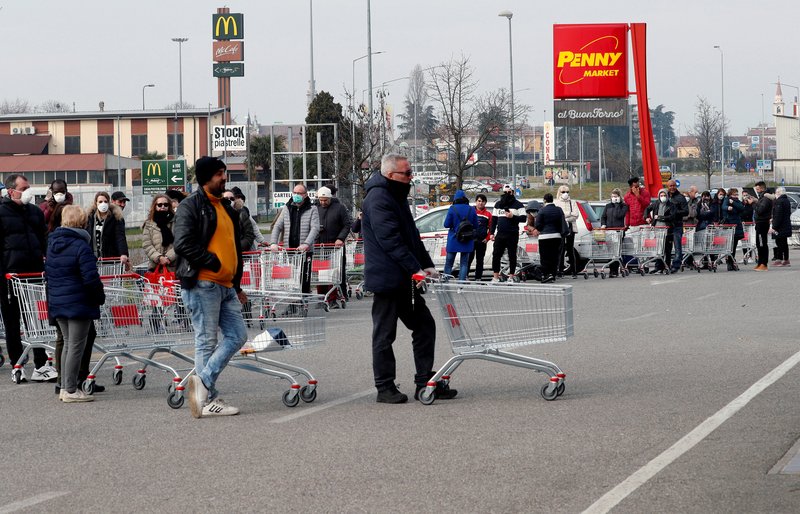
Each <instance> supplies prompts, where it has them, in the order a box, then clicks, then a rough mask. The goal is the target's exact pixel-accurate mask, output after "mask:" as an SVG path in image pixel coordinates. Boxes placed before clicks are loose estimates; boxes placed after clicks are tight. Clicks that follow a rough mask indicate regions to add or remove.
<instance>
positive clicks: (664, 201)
mask: <svg viewBox="0 0 800 514" xmlns="http://www.w3.org/2000/svg"><path fill="white" fill-rule="evenodd" d="M658 199H659V200H661V203H666V201H667V197H666V196H659V197H658Z"/></svg>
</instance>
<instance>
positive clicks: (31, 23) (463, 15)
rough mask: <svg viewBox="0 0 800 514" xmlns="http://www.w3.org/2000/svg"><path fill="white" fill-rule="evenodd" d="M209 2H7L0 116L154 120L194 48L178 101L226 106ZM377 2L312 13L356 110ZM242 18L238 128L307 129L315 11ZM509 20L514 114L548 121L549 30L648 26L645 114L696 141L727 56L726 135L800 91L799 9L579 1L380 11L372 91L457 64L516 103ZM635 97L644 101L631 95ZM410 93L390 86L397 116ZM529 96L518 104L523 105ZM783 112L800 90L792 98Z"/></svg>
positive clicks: (319, 67) (327, 70)
mask: <svg viewBox="0 0 800 514" xmlns="http://www.w3.org/2000/svg"><path fill="white" fill-rule="evenodd" d="M222 5H224V4H223V3H222V2H216V1H207V0H160V1H154V0H136V1H126V0H115V1H98V0H80V1H70V2H65V1H62V0H0V7H2V9H0V40H2V48H3V51H2V53H1V54H0V100H2V99H8V100H13V99H15V98H22V99H26V100H28V101H29V102H31V103H32V104H37V103H40V102H43V101H46V100H50V99H57V100H62V101H64V102H67V103H68V104H70V105H71V104H72V103H73V102H74V103H75V106H76V109H77V110H78V111H91V110H97V105H98V102H100V101H101V100H102V101H104V102H105V108H106V109H107V110H117V109H139V108H141V105H142V86H143V85H144V84H148V83H155V84H156V87H155V88H150V89H148V90H147V92H146V98H147V106H148V107H149V108H163V107H164V106H166V105H167V104H169V103H172V102H175V101H177V99H178V47H177V43H174V42H172V41H171V40H170V39H171V38H172V37H178V36H182V37H188V38H189V41H188V42H187V43H184V44H183V98H184V101H185V102H191V103H193V104H194V105H196V106H198V107H207V106H208V104H209V102H216V80H215V79H214V78H212V75H211V73H212V70H211V15H212V13H214V12H216V8H217V7H220V6H222ZM366 5H367V0H314V65H315V70H314V73H315V78H316V83H317V90H318V91H319V90H325V91H329V92H330V93H331V94H333V96H334V98H336V100H337V101H339V102H340V103H343V104H344V103H345V99H344V88H345V87H347V89H348V90H349V89H350V87H351V86H350V83H351V80H352V70H353V59H356V58H358V57H360V56H362V55H365V54H366V53H367V24H366ZM227 6H228V7H230V9H231V11H232V12H242V13H244V15H245V77H243V78H234V79H231V81H232V87H231V89H232V104H233V114H234V116H237V117H238V118H239V120H240V121H243V120H244V118H245V116H246V114H247V112H248V111H249V112H250V113H251V114H253V115H256V116H258V120H259V122H260V123H262V124H268V123H273V122H283V123H298V122H302V121H303V120H304V118H305V115H306V91H307V89H308V79H309V1H308V0H282V1H275V0H259V1H240V2H233V3H230V4H228V5H227ZM503 9H509V10H511V11H513V13H514V17H513V20H512V30H513V45H514V84H515V89H516V90H518V92H517V94H516V99H517V101H518V102H524V103H525V104H527V105H529V106H531V107H532V109H533V110H532V113H531V117H532V118H533V119H532V120H529V121H535V122H536V123H537V124H541V121H542V114H543V113H542V111H543V109H546V110H547V112H548V114H549V116H548V117H551V116H552V109H553V100H552V93H553V74H552V46H553V44H552V25H553V24H554V23H609V22H645V23H647V25H648V37H647V44H648V80H649V93H650V106H651V107H654V106H656V105H658V104H664V105H665V106H666V108H667V110H673V111H675V112H676V121H677V123H676V127H675V128H676V130H677V131H678V133H679V134H686V133H687V131H688V130H690V127H691V124H692V118H693V113H694V106H695V104H696V103H697V97H698V95H701V96H705V97H706V98H708V100H709V101H710V102H711V103H712V104H714V105H715V106H719V105H720V96H721V95H720V93H721V81H720V54H719V52H718V51H717V50H716V49H714V45H721V46H722V48H723V50H724V60H725V68H724V69H725V114H726V117H727V118H728V119H729V120H730V126H731V133H733V134H738V133H742V132H743V131H744V130H745V129H746V128H747V127H753V126H756V125H757V124H758V123H759V122H760V121H761V119H762V95H763V98H764V110H765V112H766V117H767V119H768V120H769V119H770V113H771V110H772V102H773V97H774V94H775V85H774V84H773V83H774V82H776V80H777V79H778V77H779V76H780V78H781V80H782V81H784V82H785V83H788V84H794V85H800V62H798V58H797V49H798V48H800V30H799V29H798V20H800V2H797V1H790V0H785V1H774V0H772V1H770V0H766V1H764V0H761V1H753V0H750V1H744V0H726V1H725V2H721V1H715V2H710V1H703V0H694V1H685V0H678V1H666V2H650V1H642V0H636V1H634V0H627V1H623V0H606V1H596V0H572V1H569V2H564V1H561V2H557V1H548V2H542V1H532V0H500V1H497V0H424V1H423V0H403V1H396V0H395V1H390V0H372V48H373V51H374V52H376V51H383V52H385V53H384V54H382V55H376V56H374V57H373V84H374V85H375V86H378V85H380V84H381V83H382V82H385V81H389V80H392V79H395V78H399V77H403V76H407V75H408V74H409V72H410V71H411V69H412V68H413V67H414V66H415V65H416V64H420V65H422V67H423V68H424V67H428V66H433V65H436V64H439V63H440V62H442V61H444V60H447V59H449V58H450V56H451V55H459V54H461V53H463V54H464V55H467V56H469V57H470V58H471V61H472V64H473V65H474V67H475V70H476V77H477V78H478V79H479V82H480V88H481V89H485V90H490V89H495V88H499V87H508V80H509V73H508V71H509V70H508V22H507V21H506V19H505V18H499V17H498V16H497V14H498V12H499V11H501V10H503ZM355 76H356V90H357V91H359V92H360V91H361V90H363V89H364V88H366V87H367V66H366V59H363V60H361V61H359V62H357V63H356V69H355ZM630 81H631V82H630V84H631V85H630V89H631V90H634V89H635V87H634V85H633V79H632V76H631V79H630ZM406 87H407V83H406V81H397V82H394V83H392V84H390V85H389V86H388V88H389V93H390V96H389V101H390V102H392V103H394V104H396V109H395V110H396V111H398V110H400V107H401V103H402V99H403V97H404V95H405V93H406ZM520 90H522V91H520ZM783 91H784V98H785V99H786V100H787V108H788V104H789V102H790V101H791V99H792V97H794V96H795V95H797V90H796V89H795V88H792V87H788V86H784V88H783Z"/></svg>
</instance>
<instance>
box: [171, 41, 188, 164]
mask: <svg viewBox="0 0 800 514" xmlns="http://www.w3.org/2000/svg"><path fill="white" fill-rule="evenodd" d="M172 41H174V42H175V43H178V106H177V107H176V108H175V121H174V123H173V125H172V142H173V148H172V151H173V152H174V153H173V154H172V155H173V156H177V155H178V109H183V44H184V43H185V42H187V41H189V38H188V37H174V38H172Z"/></svg>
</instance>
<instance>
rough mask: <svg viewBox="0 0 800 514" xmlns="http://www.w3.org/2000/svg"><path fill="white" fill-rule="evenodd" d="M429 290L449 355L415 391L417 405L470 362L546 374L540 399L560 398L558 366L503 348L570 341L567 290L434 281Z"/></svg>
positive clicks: (561, 381) (561, 386)
mask: <svg viewBox="0 0 800 514" xmlns="http://www.w3.org/2000/svg"><path fill="white" fill-rule="evenodd" d="M420 278H421V277H415V279H417V280H419V279H420ZM430 289H431V290H432V291H433V294H434V295H435V297H436V299H437V300H438V303H439V312H440V314H441V316H442V320H443V321H444V326H445V330H446V332H447V336H448V338H449V339H450V342H451V344H452V349H453V353H454V356H453V357H452V358H450V360H448V361H447V362H446V363H445V364H444V365H443V366H442V367H441V368H440V369H439V370H438V371H437V372H436V374H435V375H434V376H433V377H432V378H431V379H430V381H428V383H427V387H426V388H425V390H423V391H421V392H420V395H419V399H420V401H421V402H422V403H424V404H425V405H430V404H431V403H433V401H434V400H435V395H434V390H435V389H436V384H437V382H439V381H443V382H445V383H449V381H450V377H451V375H452V374H453V372H454V371H455V370H456V368H458V366H459V365H461V363H462V362H464V361H466V360H471V359H481V360H488V361H491V362H497V363H500V364H507V365H510V366H517V367H520V368H525V369H532V370H534V371H537V372H541V373H545V374H547V375H548V376H549V377H550V381H549V382H548V383H547V384H544V386H542V388H541V391H540V392H541V395H542V397H543V398H544V399H545V400H555V399H556V398H557V397H558V396H560V395H561V394H563V392H564V388H565V385H564V380H565V377H566V375H565V374H564V372H563V371H562V370H561V368H559V367H558V366H556V365H555V364H554V363H552V362H549V361H545V360H541V359H536V358H533V357H528V356H525V355H519V354H517V353H511V352H509V351H506V350H507V349H509V348H516V347H519V346H526V345H535V344H542V343H556V342H562V341H565V340H566V339H567V338H568V337H571V336H572V335H573V332H574V325H573V312H572V286H555V285H553V286H550V285H527V284H510V285H508V286H497V285H492V284H486V283H469V284H467V283H463V282H458V283H457V282H435V283H432V284H431V286H430Z"/></svg>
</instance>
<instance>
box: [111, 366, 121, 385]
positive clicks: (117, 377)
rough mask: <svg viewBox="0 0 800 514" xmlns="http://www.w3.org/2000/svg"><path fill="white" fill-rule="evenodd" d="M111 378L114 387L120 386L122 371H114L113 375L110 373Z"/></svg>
mask: <svg viewBox="0 0 800 514" xmlns="http://www.w3.org/2000/svg"><path fill="white" fill-rule="evenodd" d="M111 378H112V379H113V380H114V385H120V384H121V383H122V370H121V369H115V370H114V373H112V375H111Z"/></svg>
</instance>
